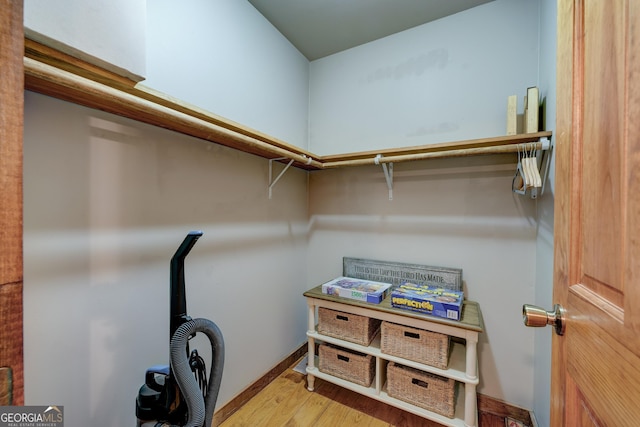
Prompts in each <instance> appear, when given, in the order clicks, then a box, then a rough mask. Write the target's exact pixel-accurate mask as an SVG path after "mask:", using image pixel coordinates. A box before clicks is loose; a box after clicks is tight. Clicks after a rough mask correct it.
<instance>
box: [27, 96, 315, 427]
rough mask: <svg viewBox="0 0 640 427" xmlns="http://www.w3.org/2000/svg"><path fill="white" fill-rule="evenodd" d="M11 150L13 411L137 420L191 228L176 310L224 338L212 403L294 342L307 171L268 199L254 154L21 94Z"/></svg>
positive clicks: (164, 337)
mask: <svg viewBox="0 0 640 427" xmlns="http://www.w3.org/2000/svg"><path fill="white" fill-rule="evenodd" d="M24 152H25V153H24V359H25V403H26V404H28V405H33V404H38V405H47V404H59V405H64V406H65V415H66V417H67V423H68V424H69V425H70V426H95V427H99V426H110V427H120V426H128V425H133V424H134V423H135V411H134V410H135V404H134V402H135V397H136V395H137V393H138V389H139V387H140V386H141V385H142V384H143V382H144V373H145V370H146V369H147V368H148V367H150V366H152V365H154V364H161V363H168V358H169V261H170V258H171V256H172V255H173V254H174V252H175V250H176V249H177V248H178V246H179V244H180V243H181V242H182V239H183V238H184V237H185V235H186V233H187V232H188V231H189V230H192V229H201V230H202V231H204V236H203V237H202V238H201V239H200V240H199V241H198V242H197V243H196V245H195V246H194V248H193V250H192V252H191V253H190V255H189V256H188V257H187V259H186V268H185V274H186V291H187V305H188V314H189V315H191V316H192V317H204V318H209V319H211V320H213V321H214V322H216V323H217V324H218V326H219V327H220V329H221V330H222V332H223V334H224V337H225V342H226V361H225V371H224V372H225V373H224V377H223V380H222V388H221V392H220V397H219V400H218V407H220V406H222V405H223V404H225V403H226V402H227V401H228V400H229V399H231V398H232V397H234V396H235V395H237V394H238V393H240V392H241V391H242V390H243V389H244V388H245V387H246V386H248V385H249V384H251V383H252V382H253V381H255V380H256V379H257V378H259V377H260V376H261V375H262V374H264V373H265V372H266V371H268V370H269V369H271V368H272V367H273V366H275V365H276V364H277V363H279V362H280V361H281V360H282V359H283V358H284V357H286V356H287V355H288V354H290V353H291V352H292V351H293V350H294V349H296V348H297V347H298V346H300V345H301V344H303V343H304V341H305V332H306V324H305V322H304V319H306V305H305V303H304V299H303V298H302V293H303V292H304V291H305V290H306V279H305V278H306V259H307V257H306V253H307V249H306V248H307V241H306V238H307V218H308V213H307V176H306V173H305V172H303V171H300V170H298V169H293V168H292V169H291V170H289V171H288V172H287V174H286V175H284V176H283V178H282V179H281V180H280V181H279V182H278V186H277V187H276V188H275V189H274V192H273V199H272V200H269V199H268V195H267V180H268V163H267V161H266V160H264V159H262V158H258V157H256V156H252V155H248V154H244V153H240V152H238V151H234V150H231V149H228V148H225V147H221V146H217V145H215V144H211V143H207V142H204V141H201V140H197V139H194V138H190V137H186V136H183V135H179V134H176V133H172V132H169V131H166V130H164V129H160V128H154V127H151V126H147V125H143V124H140V123H136V122H134V121H131V120H127V119H124V118H121V117H118V116H113V115H109V114H106V113H103V112H100V111H96V110H90V109H87V108H84V107H80V106H77V105H72V104H69V103H66V102H62V101H59V100H55V99H53V98H49V97H46V96H42V95H38V94H34V93H30V92H27V93H26V94H25V135H24ZM296 319H297V320H296ZM197 348H199V349H200V350H202V349H203V348H205V347H203V346H201V345H198V346H197ZM206 354H207V352H205V355H206Z"/></svg>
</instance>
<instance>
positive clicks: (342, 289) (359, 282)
mask: <svg viewBox="0 0 640 427" xmlns="http://www.w3.org/2000/svg"><path fill="white" fill-rule="evenodd" d="M390 288H391V283H383V282H374V281H371V280H363V279H355V278H352V277H345V276H342V277H338V278H336V279H333V280H331V281H330V282H327V283H325V284H323V285H322V293H323V294H327V295H335V296H339V297H343V298H349V299H355V300H358V301H365V302H370V303H373V304H380V302H382V300H383V299H385V298H386V297H387V295H388V294H389V289H390Z"/></svg>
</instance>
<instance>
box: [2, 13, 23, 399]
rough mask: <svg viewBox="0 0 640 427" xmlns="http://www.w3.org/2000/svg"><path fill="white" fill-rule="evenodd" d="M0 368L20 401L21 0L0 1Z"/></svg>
mask: <svg viewBox="0 0 640 427" xmlns="http://www.w3.org/2000/svg"><path fill="white" fill-rule="evenodd" d="M0 46H2V49H0V70H2V78H0V100H2V101H0V199H1V200H2V203H0V240H1V241H2V248H1V249H0V367H5V366H8V367H10V368H11V370H12V377H13V381H12V383H13V387H12V390H11V392H12V393H11V394H12V396H13V401H12V402H11V403H12V404H14V405H22V404H23V402H24V367H23V363H24V362H23V332H22V329H23V320H22V319H23V310H22V281H23V263H22V262H23V258H22V205H23V202H22V197H23V196H22V156H23V154H22V153H23V151H22V133H23V132H22V131H23V125H24V122H23V117H24V113H23V110H24V89H23V88H24V68H23V59H22V58H23V55H24V53H23V52H24V35H23V2H22V1H14V0H0Z"/></svg>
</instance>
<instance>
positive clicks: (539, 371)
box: [532, 0, 557, 427]
mask: <svg viewBox="0 0 640 427" xmlns="http://www.w3.org/2000/svg"><path fill="white" fill-rule="evenodd" d="M556 3H557V1H556V0H542V1H541V2H540V93H541V96H542V97H543V99H545V115H546V118H545V122H546V130H551V131H554V130H555V128H556V65H555V64H556V44H557V27H556V21H557V4H556ZM547 182H548V187H547V189H546V190H545V194H544V195H543V197H541V198H540V199H538V202H537V210H538V213H537V216H538V232H537V239H536V281H535V304H536V305H538V306H540V307H544V308H545V309H546V310H550V309H551V308H552V307H553V303H554V301H553V214H554V212H553V211H554V188H555V185H554V182H555V156H553V157H552V164H551V166H550V174H549V179H548V181H547ZM552 334H553V331H552V330H551V328H544V329H540V330H537V331H536V332H535V339H534V345H535V347H534V348H535V351H534V374H535V375H534V383H533V385H534V402H533V407H532V409H533V411H534V414H535V416H536V418H537V421H538V425H539V426H540V427H543V426H549V425H551V424H550V410H551V406H550V399H549V396H550V393H551V337H552Z"/></svg>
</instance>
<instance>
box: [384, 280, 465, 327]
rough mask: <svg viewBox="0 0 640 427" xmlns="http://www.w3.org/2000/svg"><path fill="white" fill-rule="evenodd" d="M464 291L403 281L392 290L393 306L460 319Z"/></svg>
mask: <svg viewBox="0 0 640 427" xmlns="http://www.w3.org/2000/svg"><path fill="white" fill-rule="evenodd" d="M463 301H464V294H463V292H462V291H453V290H451V289H446V288H441V287H437V286H430V285H419V284H414V283H409V282H403V283H402V284H400V285H399V286H397V287H395V288H394V289H393V291H392V292H391V306H392V307H395V308H402V309H406V310H412V311H417V312H420V313H425V314H431V315H433V316H438V317H444V318H446V319H452V320H460V312H461V310H462V302H463Z"/></svg>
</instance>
